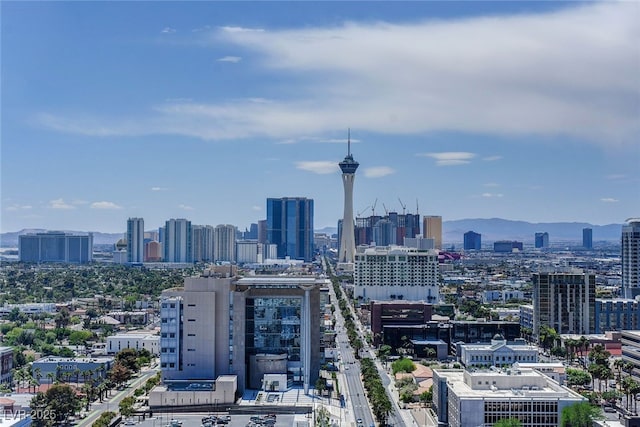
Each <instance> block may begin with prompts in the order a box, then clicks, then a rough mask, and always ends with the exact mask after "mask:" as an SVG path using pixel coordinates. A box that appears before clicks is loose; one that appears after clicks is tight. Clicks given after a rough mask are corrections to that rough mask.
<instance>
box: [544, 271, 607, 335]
mask: <svg viewBox="0 0 640 427" xmlns="http://www.w3.org/2000/svg"><path fill="white" fill-rule="evenodd" d="M595 304H596V276H595V274H593V273H583V272H581V271H580V270H574V271H572V272H569V273H535V274H534V275H533V334H534V335H535V336H539V331H540V326H542V325H545V326H549V327H550V328H553V329H555V330H556V332H557V333H559V334H580V335H586V334H592V333H593V332H594V331H595Z"/></svg>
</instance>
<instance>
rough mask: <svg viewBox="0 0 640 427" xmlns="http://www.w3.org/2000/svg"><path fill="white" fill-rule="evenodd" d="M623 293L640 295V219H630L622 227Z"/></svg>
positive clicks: (634, 295) (633, 296)
mask: <svg viewBox="0 0 640 427" xmlns="http://www.w3.org/2000/svg"><path fill="white" fill-rule="evenodd" d="M621 242H622V254H621V256H622V293H623V295H624V297H625V298H635V297H636V296H638V295H640V218H629V219H628V220H627V224H626V225H624V226H623V227H622V239H621Z"/></svg>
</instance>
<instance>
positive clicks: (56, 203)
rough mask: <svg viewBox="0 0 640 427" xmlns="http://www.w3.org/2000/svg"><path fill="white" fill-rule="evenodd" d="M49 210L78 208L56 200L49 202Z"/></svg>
mask: <svg viewBox="0 0 640 427" xmlns="http://www.w3.org/2000/svg"><path fill="white" fill-rule="evenodd" d="M49 208H51V209H75V208H76V207H75V206H73V205H70V204H69V203H65V201H64V199H55V200H50V201H49Z"/></svg>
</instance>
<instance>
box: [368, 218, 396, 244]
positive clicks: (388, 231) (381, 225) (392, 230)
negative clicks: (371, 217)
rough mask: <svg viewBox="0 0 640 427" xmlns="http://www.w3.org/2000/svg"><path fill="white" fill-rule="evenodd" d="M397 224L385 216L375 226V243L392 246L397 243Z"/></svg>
mask: <svg viewBox="0 0 640 427" xmlns="http://www.w3.org/2000/svg"><path fill="white" fill-rule="evenodd" d="M396 231H397V227H396V224H395V223H393V222H392V221H390V220H388V219H386V218H383V219H381V220H380V221H378V222H377V223H376V225H374V226H373V243H375V244H376V246H390V245H395V244H396Z"/></svg>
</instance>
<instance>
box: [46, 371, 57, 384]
mask: <svg viewBox="0 0 640 427" xmlns="http://www.w3.org/2000/svg"><path fill="white" fill-rule="evenodd" d="M47 378H48V379H49V382H50V383H51V384H53V383H55V382H56V381H57V380H58V377H57V376H56V374H55V373H53V372H47Z"/></svg>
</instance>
